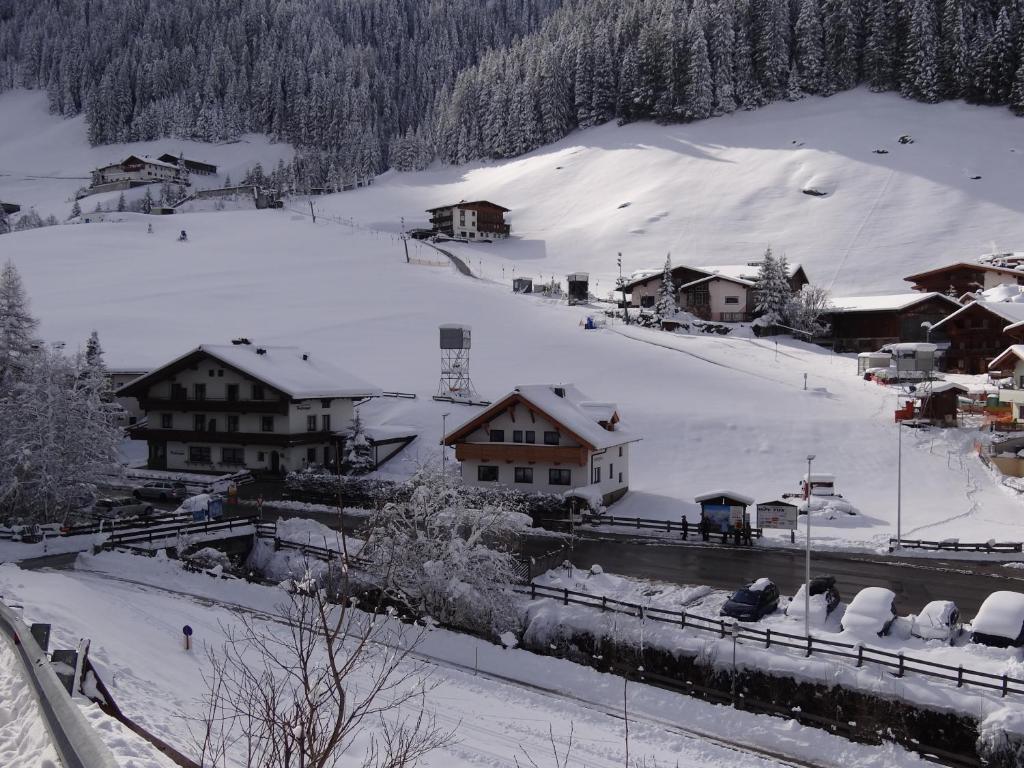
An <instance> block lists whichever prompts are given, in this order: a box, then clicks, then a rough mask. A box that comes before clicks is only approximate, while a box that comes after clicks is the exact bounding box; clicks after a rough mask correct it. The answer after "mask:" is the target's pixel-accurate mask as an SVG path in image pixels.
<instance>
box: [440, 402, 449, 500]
mask: <svg viewBox="0 0 1024 768" xmlns="http://www.w3.org/2000/svg"><path fill="white" fill-rule="evenodd" d="M447 421H448V414H447V413H442V414H441V478H442V480H443V481H444V487H445V488H446V489H447V488H448V448H447V447H446V446H445V444H444V438H445V436H446V435H447V434H448V426H447Z"/></svg>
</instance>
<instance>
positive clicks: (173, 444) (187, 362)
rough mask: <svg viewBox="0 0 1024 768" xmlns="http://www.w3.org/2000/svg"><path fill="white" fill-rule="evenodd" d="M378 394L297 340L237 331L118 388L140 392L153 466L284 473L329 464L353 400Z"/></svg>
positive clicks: (142, 433) (142, 435) (139, 435)
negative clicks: (267, 341)
mask: <svg viewBox="0 0 1024 768" xmlns="http://www.w3.org/2000/svg"><path fill="white" fill-rule="evenodd" d="M379 393H380V390H379V389H378V388H377V387H375V386H373V385H372V384H369V383H367V382H365V381H363V380H361V379H359V378H358V377H356V376H354V375H353V374H351V373H349V372H348V371H345V370H342V369H340V368H338V367H336V366H334V365H331V364H329V363H327V362H325V361H323V360H319V359H317V358H316V357H315V356H312V355H309V354H306V353H303V352H302V351H301V350H300V349H299V348H297V347H269V346H268V347H264V346H257V345H254V344H252V343H250V342H249V341H248V340H247V339H236V340H235V342H233V343H232V344H223V345H219V344H203V345H200V346H198V347H196V348H195V349H193V350H191V351H189V352H187V353H185V354H184V355H182V356H181V357H178V358H177V359H175V360H172V361H170V362H169V363H166V364H164V365H162V366H160V367H159V368H157V369H156V370H154V371H151V372H150V373H148V374H146V375H144V376H141V377H139V378H136V379H135V380H133V381H131V382H130V383H128V384H126V385H125V386H123V387H121V388H120V389H119V390H117V392H116V395H117V397H118V398H124V397H134V398H136V399H137V400H138V403H139V407H140V409H141V410H142V412H144V413H145V415H146V423H145V425H144V426H142V427H140V428H138V429H136V430H134V431H133V437H135V438H136V439H141V440H146V441H147V442H148V443H149V466H150V468H152V469H178V470H188V471H190V472H224V471H233V470H236V469H239V468H246V469H250V470H262V471H269V472H273V473H284V472H286V471H288V470H294V469H300V468H302V467H304V466H306V465H308V464H324V465H330V464H332V463H333V462H334V461H335V460H336V458H337V457H338V456H339V455H340V451H341V450H342V449H343V446H342V443H343V440H344V435H343V432H344V430H346V429H347V428H348V427H349V425H350V423H351V421H352V418H353V407H354V405H355V404H356V403H357V402H358V401H360V400H363V399H364V398H367V397H372V396H374V395H378V394H379ZM408 442H409V440H406V441H405V442H402V443H397V442H396V443H395V444H396V445H397V446H398V447H397V448H396V449H395V451H393V452H397V450H400V449H401V447H404V445H405V444H407V443H408ZM378 455H379V454H378ZM390 455H391V454H390V453H388V454H386V455H385V456H384V457H383V458H387V457H388V456H390Z"/></svg>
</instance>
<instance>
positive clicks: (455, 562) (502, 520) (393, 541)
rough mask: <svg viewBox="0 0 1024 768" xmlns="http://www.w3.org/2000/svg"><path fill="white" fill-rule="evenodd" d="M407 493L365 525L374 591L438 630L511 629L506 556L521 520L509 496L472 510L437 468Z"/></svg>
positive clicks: (512, 565) (512, 562)
mask: <svg viewBox="0 0 1024 768" xmlns="http://www.w3.org/2000/svg"><path fill="white" fill-rule="evenodd" d="M410 486H411V493H410V494H409V497H408V499H407V500H403V501H395V502H390V503H388V504H385V505H384V507H383V508H382V509H381V510H379V511H378V512H377V513H376V514H375V515H374V516H373V517H372V518H371V521H370V530H371V531H372V533H371V534H370V536H369V538H368V539H367V541H366V544H365V546H364V547H363V550H362V552H361V555H362V556H363V557H365V558H367V559H368V560H369V561H370V562H371V563H372V565H371V571H372V572H373V574H374V576H375V577H376V580H377V581H378V583H379V584H380V586H381V587H382V588H383V589H384V590H385V591H386V592H387V593H388V594H390V595H392V596H394V597H396V598H398V599H399V600H401V601H402V602H404V603H406V604H407V605H409V606H410V607H411V608H412V609H413V610H415V611H416V612H417V613H419V614H428V615H431V616H433V617H434V618H435V619H437V620H438V621H440V622H442V623H445V624H450V625H457V626H460V627H463V628H468V629H472V630H476V631H480V632H486V633H489V634H492V635H494V636H498V635H500V634H501V633H502V632H504V631H506V630H509V629H514V628H515V627H516V626H517V623H518V620H517V617H516V613H515V611H514V609H513V604H512V593H511V592H510V590H509V586H510V585H511V584H512V583H513V582H515V581H516V580H517V578H518V563H517V560H516V558H515V555H514V553H513V549H514V547H515V545H516V542H517V539H518V536H519V534H520V533H521V532H522V531H523V530H525V529H526V528H528V527H529V526H530V518H529V516H528V515H527V514H526V513H525V512H524V511H523V509H522V507H521V505H519V504H517V503H515V502H514V501H513V500H511V499H512V498H513V497H509V498H506V499H500V498H498V499H495V500H493V501H490V502H486V503H483V504H479V503H477V502H478V501H479V499H477V498H475V497H474V494H472V493H469V492H468V491H470V490H471V489H467V488H465V487H464V486H462V485H461V484H460V483H457V482H454V481H453V480H452V478H445V476H444V475H443V474H442V472H441V471H440V469H438V468H437V467H432V466H431V467H425V468H423V469H421V470H420V471H419V472H418V473H417V474H416V475H415V476H414V477H413V478H412V480H411V481H410Z"/></svg>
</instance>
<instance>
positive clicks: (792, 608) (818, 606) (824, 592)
mask: <svg viewBox="0 0 1024 768" xmlns="http://www.w3.org/2000/svg"><path fill="white" fill-rule="evenodd" d="M840 600H841V598H840V597H839V590H838V589H836V577H835V576H815V577H814V578H813V579H811V622H812V623H817V624H820V623H823V622H824V621H825V619H826V618H827V617H828V615H829V614H830V613H832V611H834V610H835V609H836V606H838V605H839V603H840ZM804 602H805V601H804V585H803V584H801V585H800V589H798V590H797V591H796V594H795V595H793V597H792V598H790V601H789V605H787V606H786V615H787V616H789V617H790V618H793V619H802V618H803V617H804Z"/></svg>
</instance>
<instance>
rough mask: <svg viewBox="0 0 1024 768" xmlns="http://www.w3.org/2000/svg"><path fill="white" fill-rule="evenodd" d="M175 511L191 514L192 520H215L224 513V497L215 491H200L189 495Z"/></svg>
mask: <svg viewBox="0 0 1024 768" xmlns="http://www.w3.org/2000/svg"><path fill="white" fill-rule="evenodd" d="M176 511H177V514H185V515H191V516H192V519H193V520H216V519H217V518H219V517H223V515H224V499H223V497H222V496H221V495H220V494H217V493H200V494H198V495H196V496H189V497H188V498H187V499H185V500H184V501H183V502H181V506H180V507H178V509H177V510H176Z"/></svg>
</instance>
